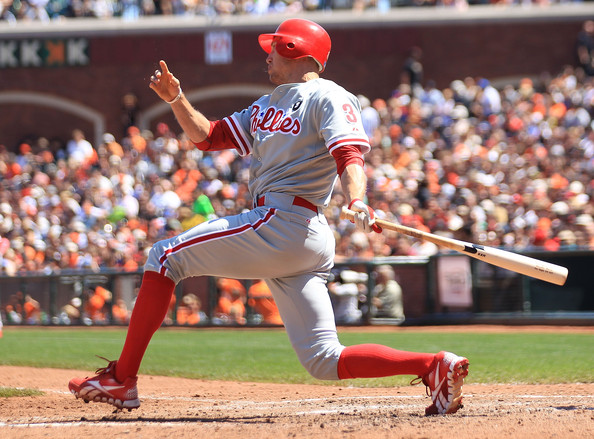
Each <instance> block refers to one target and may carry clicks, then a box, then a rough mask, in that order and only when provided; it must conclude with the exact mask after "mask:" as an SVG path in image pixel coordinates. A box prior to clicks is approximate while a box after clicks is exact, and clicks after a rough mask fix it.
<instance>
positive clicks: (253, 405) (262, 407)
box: [0, 389, 594, 428]
mask: <svg viewBox="0 0 594 439" xmlns="http://www.w3.org/2000/svg"><path fill="white" fill-rule="evenodd" d="M42 391H43V392H46V393H56V394H61V395H70V392H65V391H61V390H55V389H44V390H42ZM509 396H510V395H496V394H488V395H484V396H483V395H475V394H465V395H464V398H465V399H466V400H468V399H473V401H472V406H473V407H477V408H491V407H493V401H492V399H493V398H508V397H509ZM481 398H488V399H489V401H486V402H484V403H483V402H480V401H479V400H480V399H481ZM515 398H517V399H519V400H525V401H524V402H522V401H515V402H512V401H509V402H502V401H498V402H497V406H498V407H512V406H518V405H520V406H521V405H526V406H529V405H530V404H529V402H528V401H526V400H529V401H534V400H557V401H558V400H562V399H564V400H567V401H568V403H571V404H572V405H575V403H576V400H578V399H581V400H583V399H586V400H592V399H594V395H515ZM354 399H355V400H356V399H359V400H387V401H390V400H392V401H394V403H388V404H373V405H369V404H365V405H363V404H356V405H353V404H350V405H348V406H347V407H345V406H343V407H340V408H328V409H320V408H315V409H311V410H303V409H302V410H300V411H298V412H295V413H294V415H295V416H304V415H321V414H350V413H360V412H362V411H363V412H364V411H373V410H379V409H383V410H397V409H419V408H424V407H425V405H427V404H426V402H427V401H423V404H417V403H413V404H409V403H407V404H402V403H401V402H400V401H402V400H415V399H423V400H425V399H428V398H427V396H425V395H376V396H366V395H362V396H331V397H324V398H302V399H290V400H278V401H248V400H246V401H233V402H232V403H230V404H221V400H220V399H204V398H200V397H183V396H180V397H171V396H156V395H141V400H155V401H186V402H193V403H202V404H215V403H216V406H214V408H216V409H217V410H223V411H228V410H238V409H242V408H248V407H249V408H250V410H259V411H269V410H270V409H274V408H275V407H278V406H279V405H283V406H291V405H300V406H301V405H303V404H308V403H310V404H313V403H326V404H333V403H337V402H341V401H345V400H354ZM397 401H398V402H400V403H396V402H397ZM588 402H589V401H588ZM545 409H546V408H545ZM548 409H550V410H551V411H555V410H558V409H557V408H555V407H548ZM197 422H200V421H199V420H198V419H197ZM209 422H216V419H214V420H212V421H211V420H209ZM91 424H92V425H93V426H94V427H114V426H122V425H159V426H163V427H167V426H180V425H187V424H188V421H187V420H184V421H154V420H149V419H141V420H134V419H130V420H127V419H122V420H120V421H106V420H104V419H96V420H83V421H65V422H56V421H52V420H51V419H47V418H38V420H36V421H33V422H31V421H28V422H19V421H15V422H10V423H8V422H0V428H31V427H44V428H46V427H47V428H52V427H54V428H64V427H80V426H88V425H91Z"/></svg>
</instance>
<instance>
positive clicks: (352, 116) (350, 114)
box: [342, 104, 357, 123]
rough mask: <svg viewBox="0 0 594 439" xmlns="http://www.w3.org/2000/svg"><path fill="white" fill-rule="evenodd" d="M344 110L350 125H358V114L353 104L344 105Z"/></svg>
mask: <svg viewBox="0 0 594 439" xmlns="http://www.w3.org/2000/svg"><path fill="white" fill-rule="evenodd" d="M342 109H343V110H344V112H345V113H346V119H347V120H348V121H349V122H350V123H357V114H356V113H355V110H354V109H353V107H352V105H351V104H344V105H343V106H342Z"/></svg>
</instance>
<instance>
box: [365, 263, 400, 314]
mask: <svg viewBox="0 0 594 439" xmlns="http://www.w3.org/2000/svg"><path fill="white" fill-rule="evenodd" d="M374 274H375V288H374V289H373V291H372V294H371V305H372V312H371V315H372V316H373V317H377V318H390V319H397V320H399V321H401V322H402V321H404V307H403V304H402V288H401V287H400V284H399V283H398V282H397V281H396V278H395V277H396V276H395V273H394V267H392V266H390V265H380V266H378V267H377V268H376V269H375V270H374Z"/></svg>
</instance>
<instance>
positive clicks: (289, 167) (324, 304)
mask: <svg viewBox="0 0 594 439" xmlns="http://www.w3.org/2000/svg"><path fill="white" fill-rule="evenodd" d="M222 123H223V124H226V126H227V128H228V130H227V131H226V132H227V133H231V139H229V138H225V139H223V140H221V142H224V143H225V144H224V145H216V144H212V149H220V148H221V147H224V146H227V147H235V148H237V149H238V151H239V152H240V154H241V155H243V156H246V155H249V154H251V156H252V159H251V160H252V161H251V168H250V176H251V180H250V183H249V189H250V192H251V194H252V196H253V197H254V199H257V200H261V201H262V203H258V205H257V206H256V207H254V209H252V210H250V211H247V212H242V213H240V214H238V215H233V216H228V217H224V218H219V219H215V220H212V221H209V222H206V223H202V224H199V225H198V226H196V227H193V228H191V229H189V230H187V231H185V232H183V233H181V234H180V235H178V236H176V237H173V238H171V239H167V240H164V241H160V242H158V243H156V244H155V245H154V246H153V247H152V249H151V251H150V253H149V255H148V258H147V261H146V264H145V269H146V270H151V271H157V272H160V273H162V274H164V275H166V276H168V277H169V278H171V279H172V280H173V281H174V282H176V283H177V282H179V281H181V280H182V279H184V278H187V277H191V276H205V275H210V276H220V277H229V278H235V279H256V278H261V279H264V280H265V281H266V283H267V284H268V286H269V287H270V290H271V292H272V294H273V297H274V300H275V302H276V304H277V306H278V309H279V312H280V315H281V317H282V319H283V323H284V325H285V328H286V330H287V334H288V336H289V339H290V340H291V343H292V345H293V348H294V349H295V351H296V353H297V355H298V357H299V360H300V361H301V363H302V364H303V365H304V367H305V368H306V369H307V370H308V371H309V372H310V374H312V375H313V376H314V377H317V378H320V379H338V373H337V364H338V359H339V357H340V353H341V352H342V350H343V349H344V347H343V346H342V345H341V344H340V343H339V341H338V336H337V334H336V325H335V321H334V314H333V310H332V304H331V302H330V297H329V295H328V291H327V288H326V279H327V277H328V274H329V272H330V269H331V268H332V266H333V261H334V249H335V241H334V235H333V234H332V231H331V229H330V227H329V226H328V222H327V221H326V218H325V217H324V215H323V213H322V210H321V209H319V207H320V206H323V205H325V204H327V203H328V202H329V199H330V196H331V192H332V188H333V186H334V183H335V182H336V178H337V175H336V169H337V168H336V162H335V160H334V158H333V157H332V156H331V154H330V153H331V151H333V150H334V149H335V148H340V147H341V146H346V145H358V146H360V147H361V149H362V151H363V152H367V151H368V150H369V149H370V147H369V141H368V138H367V136H366V135H365V132H364V130H363V127H362V124H361V117H360V106H359V101H358V100H357V99H356V97H355V96H353V95H352V94H351V93H349V92H347V91H346V90H344V89H343V88H342V87H339V86H338V85H336V84H335V83H334V82H332V81H328V80H324V79H315V80H311V81H308V82H305V83H297V84H285V85H281V86H279V87H277V88H276V89H275V90H274V91H273V92H272V93H271V94H270V95H266V96H263V97H262V98H260V99H258V100H257V101H256V102H254V103H253V104H252V105H251V106H250V107H249V108H247V109H245V110H243V111H241V112H237V113H234V114H233V115H231V116H229V117H227V118H225V119H223V121H222ZM296 197H297V198H302V199H305V200H307V201H308V202H309V203H311V204H310V205H307V203H306V206H304V203H302V202H296V199H297V198H296Z"/></svg>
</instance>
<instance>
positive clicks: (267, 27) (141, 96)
mask: <svg viewBox="0 0 594 439" xmlns="http://www.w3.org/2000/svg"><path fill="white" fill-rule="evenodd" d="M593 6H594V5H591V4H590V3H587V4H585V5H583V6H579V7H578V6H577V5H574V7H573V8H572V7H570V8H566V9H558V10H556V9H554V8H548V9H547V10H546V11H545V10H544V9H543V10H542V11H540V10H536V9H535V11H532V12H526V11H523V12H522V11H521V10H522V9H523V8H515V9H509V10H508V13H504V12H502V11H503V10H502V9H501V8H499V9H493V10H491V9H489V10H486V12H480V13H478V14H477V13H474V15H473V14H470V15H469V13H462V12H458V11H453V12H447V11H444V10H428V9H424V10H422V11H419V10H416V11H404V10H403V9H395V10H393V11H392V12H391V13H390V14H387V15H382V16H379V15H373V14H371V15H370V14H364V15H361V16H354V15H352V14H342V13H338V12H337V13H333V14H321V15H312V16H309V17H311V18H312V19H314V20H316V21H318V22H320V23H321V24H323V25H324V26H325V27H326V28H327V29H328V31H329V33H330V34H331V37H332V39H333V50H332V53H331V57H330V62H329V64H328V68H327V70H326V72H325V74H324V76H325V77H326V78H329V79H332V80H335V81H337V82H338V83H340V84H342V85H344V86H345V87H346V88H347V89H349V90H350V91H352V92H353V93H355V94H359V93H362V94H365V95H367V96H368V97H370V98H377V97H381V98H387V97H389V96H390V94H391V93H392V91H393V89H394V88H395V87H396V86H397V84H398V83H399V76H400V72H401V69H402V65H403V63H404V60H405V58H406V56H407V54H408V52H409V50H410V48H411V47H412V46H419V47H421V48H422V49H423V51H424V58H423V64H424V68H425V79H426V80H429V79H432V80H435V81H436V83H437V85H438V86H439V87H444V86H446V85H447V84H449V83H450V82H451V81H452V80H454V79H462V78H464V77H466V76H474V77H477V76H483V77H487V78H490V79H498V78H500V79H501V78H517V77H520V76H538V75H540V74H542V73H543V72H549V73H551V74H553V75H554V74H557V73H558V72H559V71H560V70H561V69H562V67H563V66H564V65H566V64H574V63H575V50H574V47H575V41H576V36H577V34H578V32H579V30H580V28H581V25H582V23H583V21H584V20H585V19H586V18H589V17H594V8H593ZM580 8H583V9H580ZM471 9H472V8H471ZM516 9H517V10H518V11H519V12H517V11H516ZM481 11H483V10H481ZM547 11H548V12H547ZM568 11H569V12H568ZM561 12H562V13H561ZM444 14H445V15H444ZM444 17H445V18H444ZM167 20H168V21H164V20H157V19H155V20H148V19H147V21H143V20H141V22H143V23H140V24H139V23H124V22H121V21H119V22H117V23H115V24H114V23H113V22H105V24H103V23H101V22H99V21H97V20H93V21H90V22H82V21H79V22H78V23H76V25H73V26H66V25H57V26H54V25H50V26H38V25H37V26H35V25H29V27H26V26H25V27H13V28H10V27H0V45H2V44H6V42H7V41H8V42H13V43H14V42H16V44H18V43H19V42H22V41H30V40H31V39H34V40H35V39H38V40H39V41H42V42H43V41H48V40H52V39H59V38H67V39H68V38H84V39H86V40H87V41H88V64H87V65H78V66H69V67H68V66H39V67H22V66H21V67H18V66H16V67H14V66H13V67H10V66H9V67H2V68H1V69H0V114H1V117H0V144H4V145H5V146H7V147H8V148H9V149H11V150H16V148H17V147H18V145H19V144H20V143H21V142H23V141H31V140H33V139H36V138H38V137H40V136H45V137H48V138H50V139H55V140H56V141H57V143H56V144H55V147H58V146H59V144H60V142H64V141H66V140H67V139H69V137H70V132H71V131H72V129H74V128H82V129H83V130H84V131H85V133H86V135H87V137H88V138H90V140H92V141H95V142H96V141H98V139H99V138H100V136H99V133H97V129H96V126H94V125H93V124H92V123H91V122H89V121H88V120H87V119H85V118H82V117H79V115H78V114H70V113H69V112H66V111H63V110H60V109H57V108H52V107H51V106H45V105H39V104H38V103H37V101H36V100H35V96H36V95H32V96H33V100H32V101H27V102H18V101H15V100H12V101H11V100H10V99H9V100H8V101H7V100H6V99H4V100H2V96H3V94H6V93H9V94H11V96H15V95H18V94H19V93H35V94H39V96H42V97H47V98H50V100H51V99H54V98H60V99H63V100H66V102H68V103H76V104H79V105H82V106H84V107H85V108H88V109H91V110H93V111H96V112H97V113H98V114H100V115H101V117H102V118H103V120H104V122H105V125H104V131H108V132H111V133H113V134H114V135H116V137H117V138H120V137H121V136H122V135H123V128H122V116H123V110H122V104H121V100H122V97H123V96H124V95H125V94H126V93H133V94H135V95H136V96H137V97H138V101H139V110H140V111H141V112H142V111H145V110H147V109H149V108H151V107H153V106H154V105H156V104H158V103H159V102H160V101H159V100H158V99H157V98H156V96H155V95H154V93H153V92H152V91H151V90H150V89H149V88H148V78H149V77H150V75H151V73H152V72H153V71H154V69H155V68H156V66H157V62H158V60H159V59H165V60H167V62H168V64H169V65H170V67H171V69H172V71H173V72H174V73H175V74H176V75H177V76H178V77H179V78H180V79H181V80H182V85H183V87H184V91H185V92H186V94H188V93H189V92H192V91H195V92H198V91H200V90H205V89H208V88H209V87H216V86H228V85H238V84H251V85H258V86H269V83H268V78H267V75H266V73H265V65H264V62H265V54H264V53H263V52H262V50H261V49H260V48H259V46H258V44H257V35H258V34H260V33H262V32H269V31H272V30H274V29H275V27H276V25H277V24H278V22H279V21H280V20H281V17H268V18H260V19H255V18H246V19H244V20H243V21H242V20H240V19H233V20H231V21H228V22H225V21H224V20H223V21H222V24H217V25H213V24H206V25H204V24H201V23H202V22H199V21H197V20H195V21H191V22H190V21H188V20H172V19H167ZM81 23H83V24H82V25H81ZM213 29H215V30H220V29H226V30H230V31H231V32H232V44H233V61H232V63H231V64H227V65H206V64H205V62H204V34H205V32H206V31H208V30H213ZM1 60H2V57H0V62H1ZM30 96H31V95H30ZM254 97H255V96H254ZM252 101H253V97H252V96H244V97H237V98H233V97H224V98H209V99H206V100H202V101H200V102H199V103H196V105H197V106H198V107H199V108H200V109H201V110H202V111H203V112H204V113H205V114H206V115H207V116H208V117H210V118H219V117H221V116H224V115H227V114H229V113H230V112H232V111H234V110H236V109H239V108H243V107H244V106H246V105H248V104H249V103H251V102H252ZM160 121H164V122H167V123H170V124H174V125H173V126H176V127H177V125H175V122H174V120H173V117H172V116H171V114H170V113H169V112H167V113H166V114H164V115H163V116H161V117H159V118H157V119H154V120H152V121H150V122H151V123H150V125H149V128H151V129H154V127H155V125H156V123H157V122H160Z"/></svg>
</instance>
